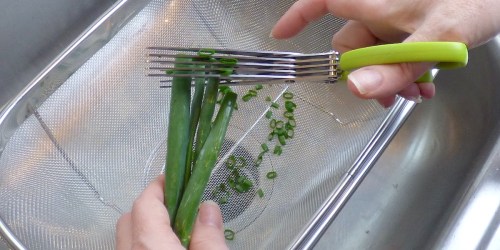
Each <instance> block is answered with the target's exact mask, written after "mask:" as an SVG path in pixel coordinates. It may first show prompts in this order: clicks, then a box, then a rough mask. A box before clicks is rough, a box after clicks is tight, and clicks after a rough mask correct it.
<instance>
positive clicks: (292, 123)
mask: <svg viewBox="0 0 500 250" xmlns="http://www.w3.org/2000/svg"><path fill="white" fill-rule="evenodd" d="M287 123H288V124H289V125H290V126H291V127H292V128H295V126H296V125H297V124H296V123H295V120H294V119H290V120H288V122H287Z"/></svg>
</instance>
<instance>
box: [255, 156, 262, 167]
mask: <svg viewBox="0 0 500 250" xmlns="http://www.w3.org/2000/svg"><path fill="white" fill-rule="evenodd" d="M261 163H262V157H260V158H257V160H256V161H255V166H256V167H258V166H260V164H261Z"/></svg>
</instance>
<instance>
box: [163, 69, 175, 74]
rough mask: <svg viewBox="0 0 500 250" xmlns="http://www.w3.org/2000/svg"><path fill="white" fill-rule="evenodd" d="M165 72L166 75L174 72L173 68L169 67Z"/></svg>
mask: <svg viewBox="0 0 500 250" xmlns="http://www.w3.org/2000/svg"><path fill="white" fill-rule="evenodd" d="M165 73H167V75H171V74H173V73H174V70H173V69H169V70H167V71H165Z"/></svg>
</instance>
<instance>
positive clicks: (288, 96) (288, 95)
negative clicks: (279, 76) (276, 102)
mask: <svg viewBox="0 0 500 250" xmlns="http://www.w3.org/2000/svg"><path fill="white" fill-rule="evenodd" d="M283 98H285V99H288V100H290V99H292V98H293V93H291V92H285V93H283Z"/></svg>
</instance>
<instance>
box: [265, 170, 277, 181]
mask: <svg viewBox="0 0 500 250" xmlns="http://www.w3.org/2000/svg"><path fill="white" fill-rule="evenodd" d="M277 176H278V174H277V173H276V171H271V172H269V173H267V174H266V177H267V178H268V179H271V180H272V179H274V178H276V177H277Z"/></svg>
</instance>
